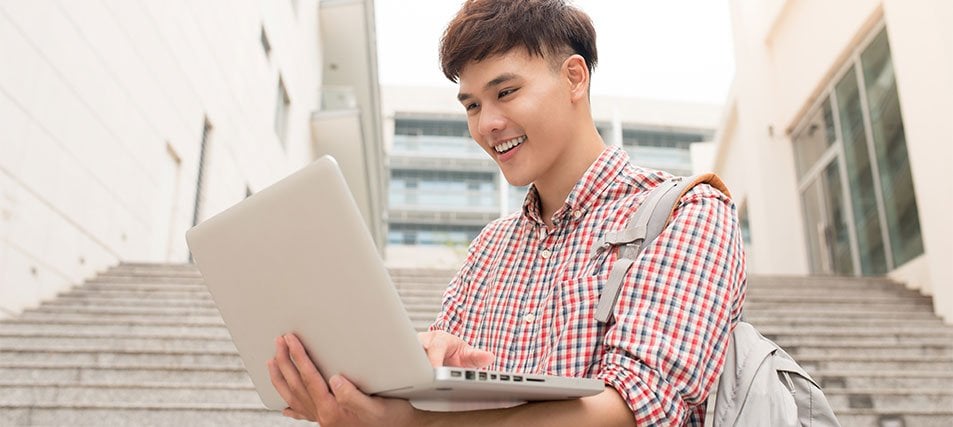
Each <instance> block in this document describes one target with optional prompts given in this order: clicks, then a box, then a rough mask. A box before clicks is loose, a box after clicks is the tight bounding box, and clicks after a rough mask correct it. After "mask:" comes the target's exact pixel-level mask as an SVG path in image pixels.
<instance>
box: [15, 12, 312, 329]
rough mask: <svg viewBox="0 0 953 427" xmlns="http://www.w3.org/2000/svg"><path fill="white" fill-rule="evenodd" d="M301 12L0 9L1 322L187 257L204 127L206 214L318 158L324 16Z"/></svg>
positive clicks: (203, 211)
mask: <svg viewBox="0 0 953 427" xmlns="http://www.w3.org/2000/svg"><path fill="white" fill-rule="evenodd" d="M297 3H298V10H297V12H295V11H294V10H292V7H291V2H272V1H267V0H261V1H250V0H249V1H225V0H218V1H200V2H194V1H186V0H162V1H160V0H151V1H145V2H129V1H124V0H106V1H103V2H93V1H67V0H63V1H54V0H36V1H17V2H0V57H2V58H3V66H0V121H2V123H3V124H2V125H0V238H2V241H0V311H2V312H6V313H10V312H16V311H18V310H19V309H22V308H24V307H28V306H31V305H35V304H36V303H37V302H38V301H39V300H41V299H44V298H48V297H51V296H53V295H54V294H55V293H56V292H58V291H60V290H62V289H64V288H65V287H67V286H69V285H70V284H76V283H79V282H81V281H82V280H83V279H84V278H87V277H89V276H91V275H92V274H94V273H95V272H96V271H100V270H103V269H104V268H106V267H108V266H109V265H113V264H115V263H117V262H118V261H119V260H150V261H166V260H168V261H179V262H181V261H185V260H186V259H187V249H186V247H185V243H184V233H185V230H186V229H187V228H188V227H189V226H191V222H192V209H193V206H194V201H195V191H196V178H197V171H198V155H199V146H200V141H201V134H202V128H203V121H204V118H205V117H206V115H207V116H208V118H209V121H210V122H211V123H212V125H213V131H212V135H211V140H210V142H209V145H208V147H209V152H208V153H207V154H206V159H207V163H206V168H207V169H206V173H205V176H206V179H207V185H206V187H205V188H206V192H207V193H206V199H205V201H204V205H203V209H202V218H207V217H208V216H211V215H213V214H214V213H217V212H219V211H221V210H222V209H224V208H226V207H228V206H230V205H231V204H233V203H235V202H236V201H238V200H240V199H241V198H242V197H244V195H245V187H246V185H248V186H250V187H251V189H252V190H257V189H260V188H262V187H264V186H266V185H268V184H270V183H271V182H274V181H275V180H277V179H278V178H279V177H281V176H284V175H286V174H287V173H290V172H291V171H292V170H294V169H296V168H297V167H299V166H301V165H302V164H304V163H305V162H307V161H309V160H310V159H311V155H312V154H311V144H310V133H309V132H310V130H309V125H308V120H309V117H310V114H311V112H312V111H314V110H315V105H316V99H317V89H318V87H319V82H320V77H321V57H320V44H319V41H320V40H319V38H318V37H319V36H318V34H319V32H318V28H317V26H318V23H317V19H318V11H317V1H316V0H313V1H305V0H302V1H300V2H297ZM262 25H263V26H264V28H265V31H266V32H267V35H268V38H269V41H270V43H271V46H272V50H271V54H270V57H269V56H266V55H265V53H264V51H263V49H262V46H261V43H260V38H259V37H260V31H261V27H262ZM279 70H280V74H281V76H282V79H283V81H284V84H285V87H286V88H287V90H288V93H289V96H290V98H291V110H290V119H289V128H288V129H289V130H288V138H287V141H288V142H287V147H286V148H282V144H281V143H280V142H279V140H278V137H277V136H276V134H275V131H274V127H273V121H274V114H275V103H276V101H277V84H278V83H277V81H278V74H279ZM0 316H2V314H0Z"/></svg>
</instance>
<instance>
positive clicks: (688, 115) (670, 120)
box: [382, 87, 720, 256]
mask: <svg viewBox="0 0 953 427" xmlns="http://www.w3.org/2000/svg"><path fill="white" fill-rule="evenodd" d="M382 92H383V108H384V129H385V131H384V132H385V135H386V137H385V146H387V147H388V162H389V165H388V169H389V173H390V180H389V183H388V210H387V228H388V233H387V238H388V253H389V254H399V253H401V251H402V248H403V247H406V246H430V247H431V248H432V247H440V246H443V247H456V248H458V249H459V248H463V247H465V246H466V245H467V244H469V242H470V241H471V240H472V239H473V238H474V237H476V235H477V234H479V232H480V230H481V229H482V228H483V227H484V226H485V225H486V224H487V223H489V222H490V221H492V220H494V219H496V218H499V217H501V216H503V215H507V214H509V213H511V212H513V211H515V210H517V209H520V208H521V207H522V205H523V199H524V197H525V196H526V191H527V187H513V186H511V185H509V184H508V183H507V182H506V180H505V179H504V178H503V176H502V174H501V173H500V171H499V168H498V167H497V166H496V163H495V162H494V161H493V160H492V159H490V157H489V156H488V155H487V154H486V153H485V152H484V151H483V149H482V148H480V147H479V146H478V145H477V144H476V143H475V142H474V141H473V140H472V138H471V136H470V134H469V131H468V129H467V121H466V115H465V114H464V111H463V107H462V106H461V105H460V104H459V103H458V102H457V101H456V89H455V88H421V87H384V88H382ZM719 114H720V108H719V107H717V106H708V105H693V104H680V103H667V102H658V101H647V100H632V99H616V98H607V97H599V96H594V97H593V116H594V120H595V121H596V126H597V129H598V130H599V132H600V134H602V136H603V138H604V139H605V140H606V142H607V143H613V144H621V145H623V146H624V147H625V148H626V150H627V151H628V152H629V154H630V155H631V157H632V159H633V162H634V163H637V164H639V165H641V166H645V167H650V168H657V169H662V170H666V171H670V172H672V173H675V174H680V175H687V174H690V173H691V172H692V170H693V162H692V160H693V159H692V153H691V150H690V148H691V146H692V145H693V144H695V143H700V142H705V141H710V140H711V139H712V137H713V135H714V127H715V125H716V123H717V121H718V118H719ZM696 157H697V156H696ZM419 250H421V249H420V248H419V247H418V248H415V251H419ZM395 256H399V255H395Z"/></svg>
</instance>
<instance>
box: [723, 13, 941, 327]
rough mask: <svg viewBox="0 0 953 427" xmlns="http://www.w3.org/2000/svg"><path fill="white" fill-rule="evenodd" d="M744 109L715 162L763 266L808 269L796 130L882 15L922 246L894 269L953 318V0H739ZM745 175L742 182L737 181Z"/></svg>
mask: <svg viewBox="0 0 953 427" xmlns="http://www.w3.org/2000/svg"><path fill="white" fill-rule="evenodd" d="M732 19H733V27H734V31H735V52H736V69H737V76H736V87H735V92H734V101H733V102H734V103H735V105H736V108H737V114H734V115H731V116H730V117H728V118H726V119H725V120H724V121H723V126H725V125H728V124H732V126H734V127H735V130H734V131H733V132H730V133H725V132H722V135H723V137H722V138H720V139H719V141H718V143H719V147H718V154H717V159H718V160H717V161H716V168H717V169H718V171H719V173H721V174H722V175H724V176H725V177H726V179H727V180H728V181H729V184H730V185H732V186H733V187H732V189H733V190H734V192H735V194H736V196H738V195H739V194H740V195H741V196H742V197H745V198H747V200H748V208H749V213H750V219H751V228H752V239H753V240H754V243H753V244H752V246H753V247H756V250H755V255H754V257H753V258H754V259H756V260H757V263H753V264H752V265H750V267H751V270H752V272H757V273H797V274H803V273H806V272H808V270H809V267H808V263H807V258H806V254H807V249H806V245H805V242H804V238H803V236H804V233H803V230H802V229H803V221H802V219H801V218H800V216H801V207H800V202H799V200H798V195H797V194H798V192H797V189H796V182H795V172H794V168H793V159H792V148H791V141H790V137H789V132H790V131H791V129H792V128H793V126H795V125H796V124H797V123H798V122H799V121H801V120H802V119H803V115H804V113H805V112H806V111H807V110H808V109H810V108H811V107H812V106H813V105H814V104H815V102H816V98H817V97H818V96H819V95H821V94H822V92H823V90H824V89H825V87H826V86H827V85H828V84H829V83H830V82H831V80H832V78H833V76H834V75H835V74H836V73H838V72H839V71H840V70H841V69H842V67H843V65H844V64H845V62H846V60H847V58H848V56H849V55H850V54H851V53H852V52H853V50H854V49H855V48H856V47H857V46H858V45H859V44H860V43H861V41H862V40H863V39H864V38H866V37H868V36H869V35H870V34H871V31H872V30H873V29H874V28H875V27H876V26H877V25H878V23H880V22H884V23H885V24H886V28H887V33H888V36H889V39H890V45H891V53H892V59H893V64H894V67H895V71H896V80H897V87H898V93H899V97H900V103H901V109H902V114H903V120H904V127H905V131H906V137H907V149H908V152H909V155H910V165H911V168H912V170H913V178H914V185H915V190H916V197H917V204H918V209H919V213H920V227H921V232H922V234H923V238H924V247H925V255H924V257H921V258H918V259H915V260H913V261H911V262H910V263H908V264H907V265H903V266H898V268H897V269H895V270H894V271H893V272H891V276H892V277H895V278H897V279H898V280H901V281H905V282H907V283H908V284H909V285H911V286H912V287H915V288H918V289H921V290H923V291H924V292H925V293H932V294H933V295H934V302H935V305H936V310H937V312H938V313H939V314H941V315H943V316H945V317H946V318H947V319H948V320H953V263H950V262H949V260H950V259H953V243H951V238H953V225H951V224H950V221H949V212H950V210H951V209H953V193H951V192H950V191H949V189H948V186H945V185H944V183H943V182H941V181H940V180H937V179H936V177H939V176H943V175H944V172H945V169H944V168H946V169H948V168H949V164H950V163H951V162H953V146H951V144H950V143H949V142H950V141H951V140H953V121H951V120H950V117H953V28H951V27H950V26H949V24H948V23H949V22H951V20H953V3H951V2H949V1H947V0H921V1H918V2H908V1H902V0H843V1H837V2H830V1H825V0H786V1H782V2H773V3H772V4H763V5H761V6H760V7H754V6H753V5H752V2H751V1H748V0H732ZM742 181H743V182H744V183H742V184H740V185H739V184H736V183H741V182H742Z"/></svg>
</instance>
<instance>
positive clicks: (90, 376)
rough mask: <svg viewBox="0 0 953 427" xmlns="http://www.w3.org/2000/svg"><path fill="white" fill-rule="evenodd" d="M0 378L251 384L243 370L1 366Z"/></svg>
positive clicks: (59, 381)
mask: <svg viewBox="0 0 953 427" xmlns="http://www.w3.org/2000/svg"><path fill="white" fill-rule="evenodd" d="M0 378H2V379H3V382H5V383H6V382H33V381H43V382H55V383H59V384H64V385H70V384H72V385H81V384H85V383H93V384H102V383H123V384H129V383H137V384H141V385H147V384H150V383H157V384H164V383H169V382H176V383H190V384H209V383H211V384H215V383H239V382H250V380H249V379H248V374H247V373H245V370H244V369H238V368H227V369H225V368H219V367H203V368H202V369H201V370H190V369H184V368H182V367H178V366H177V367H165V368H161V367H139V368H128V369H127V368H102V367H63V366H46V367H40V366H33V367H16V366H5V365H2V366H0Z"/></svg>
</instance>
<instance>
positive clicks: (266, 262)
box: [186, 156, 434, 409]
mask: <svg viewBox="0 0 953 427" xmlns="http://www.w3.org/2000/svg"><path fill="white" fill-rule="evenodd" d="M186 240H187V241H188V245H189V248H190V249H191V251H192V255H193V258H194V260H195V263H196V264H197V266H198V267H199V270H200V271H201V272H202V275H203V276H204V278H205V282H206V285H207V286H208V289H209V292H210V293H211V295H212V298H213V299H214V301H215V304H216V305H217V306H218V308H219V311H220V312H221V314H222V318H223V319H224V321H225V324H226V326H227V327H228V331H229V333H230V334H231V336H232V339H233V341H234V343H235V347H236V348H237V349H238V352H239V354H240V355H241V359H242V362H243V363H244V364H245V368H246V369H247V370H248V373H249V376H250V377H251V380H252V382H253V383H254V385H255V388H256V390H257V391H258V394H259V396H260V397H261V399H262V402H263V403H264V404H265V406H267V407H268V408H271V409H282V408H285V407H286V406H287V405H286V403H285V402H284V401H283V400H282V399H281V396H280V395H278V392H277V391H275V389H274V387H273V386H272V384H271V380H270V379H269V375H268V368H267V365H266V363H267V361H268V359H270V358H271V357H273V355H274V340H275V338H276V337H278V336H280V335H281V334H284V333H288V332H294V333H295V334H297V335H298V336H299V337H300V338H301V340H302V342H303V344H304V345H305V347H306V348H308V350H309V352H310V355H311V357H312V359H313V360H314V361H315V363H316V365H317V367H318V369H319V370H320V371H321V373H322V375H324V377H325V378H330V377H331V376H333V375H335V374H339V373H341V374H344V375H345V376H347V377H348V378H349V379H350V380H351V381H352V382H354V383H355V385H357V386H358V387H359V388H360V389H361V390H363V391H364V392H366V393H368V394H373V393H377V392H381V391H386V390H395V389H400V388H403V387H408V386H412V385H416V384H420V383H423V382H430V381H432V380H433V376H434V371H433V368H432V367H431V366H430V364H429V362H428V360H427V358H426V355H425V354H424V350H423V349H422V348H421V346H420V344H419V342H418V341H417V338H416V332H415V330H414V328H413V325H412V324H411V321H410V318H409V316H408V315H407V312H406V310H405V309H404V307H403V305H402V304H401V302H400V299H399V296H398V295H397V291H396V290H395V288H394V287H393V286H392V284H391V280H390V276H389V275H388V273H387V270H386V268H385V266H384V263H383V261H382V260H381V258H380V255H379V253H378V251H377V247H376V245H375V244H374V241H373V238H372V237H371V235H370V232H369V231H368V230H367V228H366V226H365V225H364V223H363V216H362V215H361V214H360V211H359V210H358V207H357V204H356V203H355V201H354V199H353V197H352V196H351V194H350V192H349V190H348V187H347V184H346V182H345V180H344V176H343V175H342V174H341V172H340V169H339V168H338V166H337V164H336V162H335V161H334V159H333V158H331V157H329V156H325V157H322V158H320V159H318V160H316V161H315V162H313V163H311V164H310V165H308V166H306V167H304V168H303V169H301V170H300V171H298V172H296V173H294V174H292V175H290V176H289V177H287V178H285V179H283V180H281V181H279V182H277V183H275V184H274V185H272V186H270V187H268V188H266V189H264V190H262V191H260V192H258V193H256V194H254V195H252V196H250V197H248V198H247V199H245V200H243V201H241V202H239V203H238V204H236V205H235V206H233V207H231V208H229V209H228V210H226V211H224V212H222V213H220V214H218V215H216V216H214V217H212V218H210V219H208V220H206V221H205V222H203V223H201V224H199V225H197V226H195V227H194V228H192V229H191V230H189V231H188V233H187V234H186ZM382 321H383V322H387V323H388V324H389V327H388V328H387V333H384V334H382V333H380V331H379V329H380V327H381V322H382ZM395 366H396V367H399V369H394V367H395Z"/></svg>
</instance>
